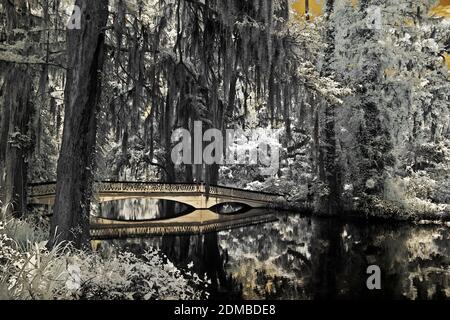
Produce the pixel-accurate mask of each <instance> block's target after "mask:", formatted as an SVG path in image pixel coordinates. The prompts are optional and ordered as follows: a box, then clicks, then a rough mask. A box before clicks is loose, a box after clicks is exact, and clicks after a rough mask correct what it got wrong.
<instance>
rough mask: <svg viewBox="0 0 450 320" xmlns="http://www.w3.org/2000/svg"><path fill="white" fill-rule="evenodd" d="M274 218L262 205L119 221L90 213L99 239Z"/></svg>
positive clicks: (206, 228)
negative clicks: (235, 210)
mask: <svg viewBox="0 0 450 320" xmlns="http://www.w3.org/2000/svg"><path fill="white" fill-rule="evenodd" d="M276 220H277V217H276V216H275V214H274V213H273V212H271V211H267V210H262V209H252V210H249V211H247V212H243V213H239V214H234V215H221V214H217V213H215V212H213V211H211V210H195V211H193V212H191V213H188V214H186V215H183V216H180V217H176V218H168V219H159V220H136V221H121V220H112V219H105V218H99V217H91V237H92V239H97V240H100V239H118V238H131V237H146V236H156V235H194V234H204V233H209V232H216V231H221V230H227V229H232V228H239V227H243V226H248V225H253V224H259V223H266V222H273V221H276Z"/></svg>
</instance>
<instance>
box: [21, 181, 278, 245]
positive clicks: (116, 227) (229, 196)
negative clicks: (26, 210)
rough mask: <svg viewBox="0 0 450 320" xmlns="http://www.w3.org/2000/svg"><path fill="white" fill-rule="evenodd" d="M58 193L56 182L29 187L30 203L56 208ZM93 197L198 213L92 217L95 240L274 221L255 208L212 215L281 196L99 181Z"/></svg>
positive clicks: (199, 186)
mask: <svg viewBox="0 0 450 320" xmlns="http://www.w3.org/2000/svg"><path fill="white" fill-rule="evenodd" d="M55 194H56V184H55V183H54V182H53V183H40V184H31V185H30V186H29V202H30V204H45V205H53V203H54V201H55ZM94 194H95V197H96V198H97V200H98V201H99V202H108V201H114V200H122V199H136V198H146V199H161V200H171V201H177V202H180V203H184V204H187V205H189V206H191V207H193V208H194V209H195V211H193V212H191V213H188V214H186V215H183V216H179V217H175V218H169V219H158V220H133V221H125V220H112V219H105V218H100V217H94V216H92V217H91V237H92V239H110V238H124V237H142V236H152V235H164V234H178V235H180V234H198V233H206V232H213V231H220V230H225V229H230V228H237V227H242V226H246V225H251V224H257V223H264V222H269V221H275V220H277V218H276V217H275V215H274V214H273V213H270V212H268V211H267V210H257V209H252V210H249V211H247V212H244V213H236V214H218V213H215V212H213V210H214V209H213V207H214V206H216V205H219V204H224V203H238V204H244V205H247V206H249V207H252V208H267V207H269V205H270V204H273V203H274V202H275V201H276V200H277V199H278V198H279V197H280V195H276V194H270V193H264V192H256V191H250V190H243V189H237V188H229V187H221V186H210V187H209V191H208V192H207V190H206V186H205V185H204V184H194V183H154V182H97V183H95V185H94ZM210 209H211V210H210Z"/></svg>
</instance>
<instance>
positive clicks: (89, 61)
mask: <svg viewBox="0 0 450 320" xmlns="http://www.w3.org/2000/svg"><path fill="white" fill-rule="evenodd" d="M75 4H76V5H77V6H78V7H79V8H80V9H81V28H80V29H79V30H77V29H69V30H67V55H68V57H67V59H68V63H67V66H68V69H67V77H66V87H65V92H64V101H65V117H64V132H63V137H62V145H61V151H60V156H59V160H58V168H57V185H56V199H55V206H54V213H53V218H52V223H51V231H50V236H51V237H50V241H49V246H54V245H55V244H57V243H59V242H61V241H70V242H72V243H73V244H74V245H75V247H78V248H82V247H85V246H87V245H88V244H89V212H90V206H91V197H92V193H93V190H92V189H93V179H94V168H95V146H96V132H97V112H98V103H99V99H100V94H101V72H102V67H103V62H104V42H105V28H106V24H107V19H108V1H107V0H98V1H90V0H77V1H76V3H75Z"/></svg>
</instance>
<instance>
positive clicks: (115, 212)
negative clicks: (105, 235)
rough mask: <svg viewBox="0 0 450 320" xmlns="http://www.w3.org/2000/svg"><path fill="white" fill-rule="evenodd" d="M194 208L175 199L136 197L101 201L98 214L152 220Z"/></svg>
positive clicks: (118, 218) (116, 217)
mask: <svg viewBox="0 0 450 320" xmlns="http://www.w3.org/2000/svg"><path fill="white" fill-rule="evenodd" d="M192 210H193V208H192V207H190V206H188V205H186V204H183V203H179V202H175V201H169V200H157V199H148V198H134V199H121V200H114V201H108V202H104V203H100V204H99V210H98V216H99V217H101V218H107V219H117V220H152V219H161V218H172V217H176V216H180V215H183V214H186V213H188V212H190V211H192Z"/></svg>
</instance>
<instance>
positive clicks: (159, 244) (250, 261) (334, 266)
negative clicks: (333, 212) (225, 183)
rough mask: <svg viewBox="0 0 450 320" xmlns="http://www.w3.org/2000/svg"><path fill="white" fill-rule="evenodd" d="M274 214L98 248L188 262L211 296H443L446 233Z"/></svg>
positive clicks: (449, 263)
mask: <svg viewBox="0 0 450 320" xmlns="http://www.w3.org/2000/svg"><path fill="white" fill-rule="evenodd" d="M174 206H175V207H176V205H173V204H172V205H169V207H170V208H171V211H170V212H172V213H173V214H174V215H177V214H180V211H179V210H181V209H182V208H178V209H176V210H174ZM108 208H109V211H108V214H107V215H108V216H109V217H111V212H112V211H111V208H110V207H108ZM146 209H149V208H148V207H147V208H146ZM151 209H152V210H153V211H154V210H156V211H157V213H156V214H155V213H152V214H151V216H152V217H157V216H161V214H160V213H158V211H159V212H161V210H162V209H167V204H164V205H162V204H159V205H158V204H155V206H154V207H152V208H151ZM184 209H186V208H184ZM138 211H139V210H138ZM139 212H140V211H139ZM147 212H148V211H147ZM272 212H273V211H272ZM124 215H126V214H124V213H122V217H124ZM277 215H278V217H279V221H276V222H272V223H266V224H260V225H253V226H248V227H244V228H238V229H232V230H227V231H221V232H215V233H208V234H204V235H191V236H161V237H149V238H130V239H116V240H108V241H104V242H103V243H102V245H103V246H111V245H112V246H114V247H118V248H121V249H127V250H131V251H133V252H135V253H137V254H139V253H140V252H143V251H144V250H146V249H148V248H151V247H153V248H159V249H160V250H161V251H162V252H163V253H164V254H166V255H167V256H168V257H169V258H170V259H171V260H172V261H173V262H174V263H175V264H177V265H178V266H179V267H182V268H183V267H186V266H187V265H188V264H189V263H190V262H193V263H194V269H195V271H196V272H197V273H199V274H204V273H206V274H207V275H208V277H209V278H210V279H211V280H212V285H211V287H210V290H211V297H212V298H220V299H314V298H316V299H317V298H319V299H320V298H332V299H361V298H363V299H364V298H369V299H448V298H450V283H449V280H450V241H449V240H450V239H449V229H448V228H447V227H444V226H437V225H421V226H418V225H412V224H409V223H396V222H374V221H371V222H370V223H369V222H361V221H360V220H358V221H351V220H345V221H343V220H340V219H335V218H317V217H310V216H303V215H300V214H294V213H286V212H277ZM139 217H140V218H143V217H145V215H142V214H140V215H139ZM370 265H377V266H379V268H380V270H381V290H369V289H368V288H367V285H366V281H367V278H368V277H369V276H370V274H367V267H368V266H370Z"/></svg>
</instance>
